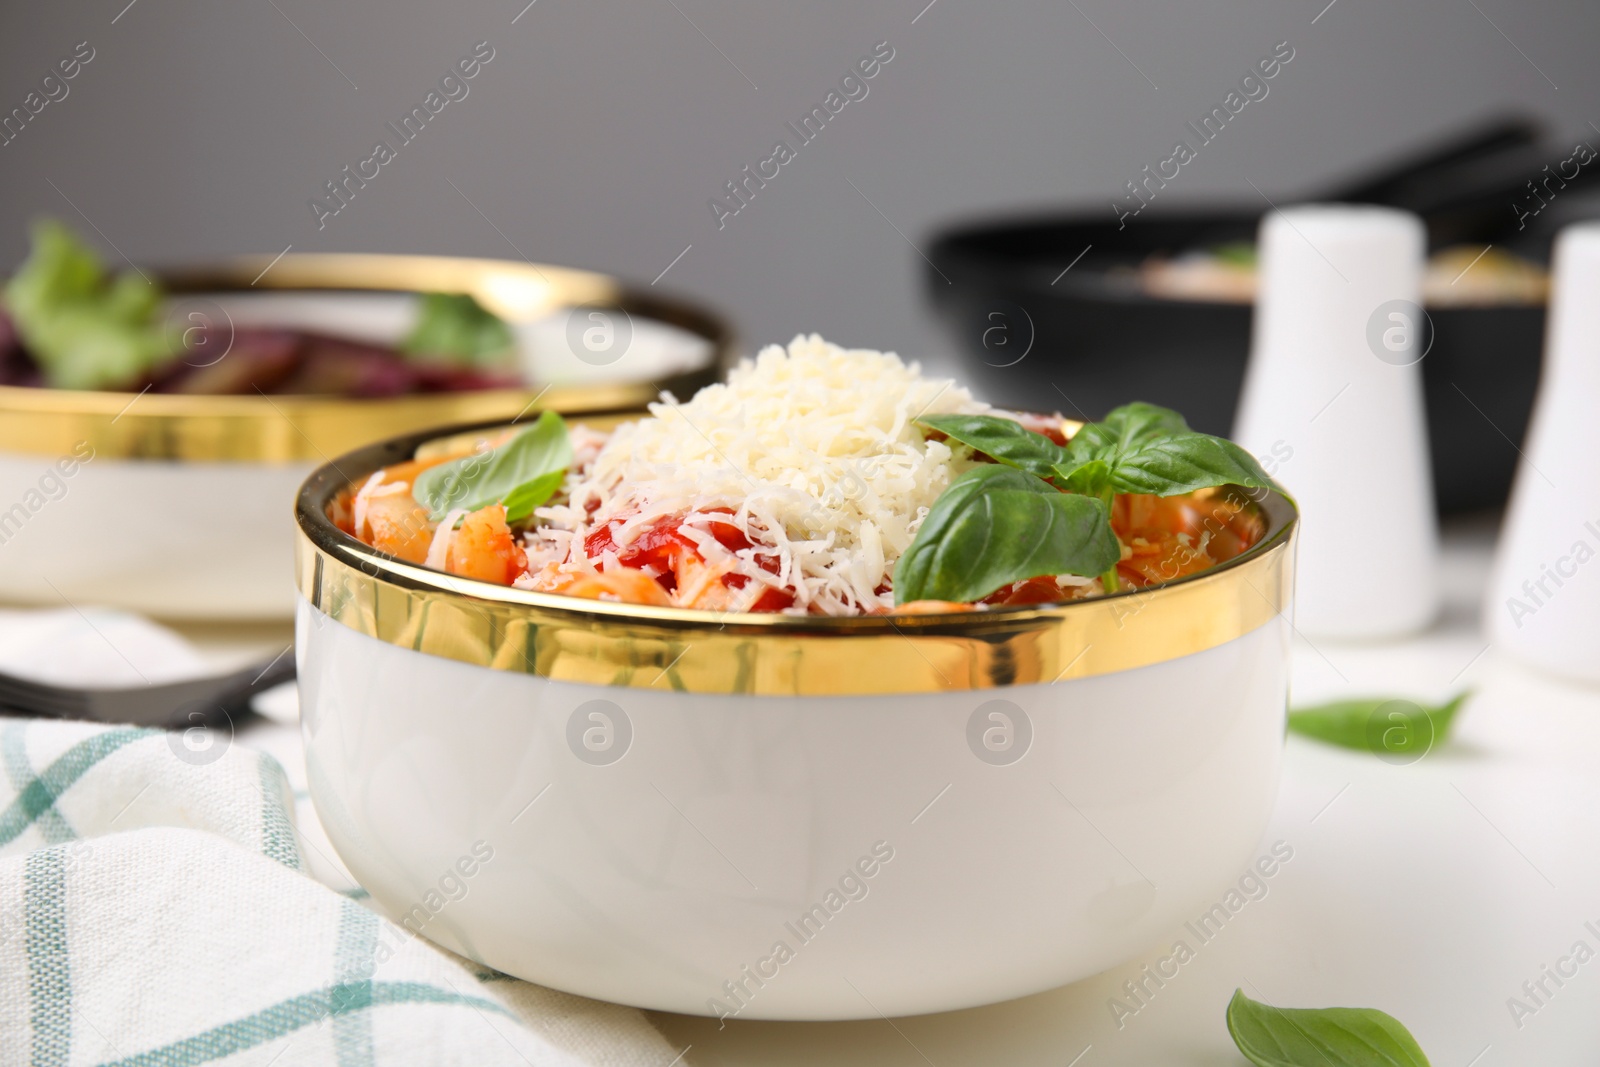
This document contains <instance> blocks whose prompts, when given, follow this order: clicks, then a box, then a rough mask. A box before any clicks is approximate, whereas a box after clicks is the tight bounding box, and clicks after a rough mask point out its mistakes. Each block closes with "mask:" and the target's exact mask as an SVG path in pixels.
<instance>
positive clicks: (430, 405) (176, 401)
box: [0, 254, 733, 464]
mask: <svg viewBox="0 0 1600 1067" xmlns="http://www.w3.org/2000/svg"><path fill="white" fill-rule="evenodd" d="M269 266H270V267H271V269H270V270H267V268H268V267H269ZM263 271H265V272H266V273H265V274H263V273H262V272H263ZM257 279H259V280H257ZM160 280H161V282H162V284H163V285H164V286H165V287H166V288H167V289H168V291H169V292H171V293H174V294H182V293H208V292H240V291H262V290H267V291H272V290H278V291H282V290H302V291H305V290H326V291H330V292H338V291H366V292H372V291H380V292H419V293H420V292H450V293H470V294H472V295H473V296H474V297H475V298H477V299H478V301H479V302H480V303H482V304H483V305H484V306H485V307H487V308H489V309H490V310H491V311H493V312H495V313H496V314H498V315H500V316H501V317H502V318H505V319H507V320H509V321H512V322H527V321H531V320H534V319H537V318H540V317H542V316H544V315H547V314H549V313H551V312H553V311H557V310H559V309H561V308H563V307H571V306H577V305H584V304H595V305H600V306H604V307H616V308H621V309H622V310H624V311H626V312H628V314H629V315H638V316H641V317H645V318H652V319H657V320H660V321H662V322H666V323H668V324H670V325H673V326H677V327H680V328H682V329H685V330H688V331H689V332H691V333H694V334H696V335H698V336H700V337H702V338H704V339H706V340H707V341H709V342H710V343H711V357H710V359H709V360H708V363H707V366H706V367H704V368H697V369H695V370H693V371H691V372H688V373H684V374H678V375H673V376H670V377H663V378H653V379H639V380H631V381H630V380H624V381H619V382H605V383H596V384H589V385H582V384H574V385H552V386H550V387H549V388H548V389H545V390H541V389H540V388H539V387H538V386H537V385H535V386H533V387H530V388H525V389H520V388H519V389H489V390H481V391H476V392H461V393H430V394H424V395H415V396H401V397H384V398H371V399H358V398H346V397H326V396H295V395H271V396H268V395H263V394H255V395H247V396H185V395H179V394H165V393H146V394H144V395H142V396H141V395H138V394H134V393H127V392H96V391H80V390H68V389H47V388H30V387H24V386H0V452H11V453H22V454H27V455H49V456H58V455H67V454H69V453H71V452H72V451H73V450H74V449H75V448H77V447H78V446H79V445H80V443H83V442H87V443H88V444H89V445H90V446H91V447H93V449H94V454H95V456H96V458H114V459H150V460H184V461H198V462H207V461H209V462H224V463H268V464H279V463H303V462H311V461H321V462H327V460H328V457H330V456H337V455H339V454H341V453H344V452H347V451H349V450H350V449H353V448H356V447H358V446H360V445H364V444H368V443H370V442H372V441H377V440H381V439H383V438H386V437H390V436H392V435H394V434H396V433H404V432H408V431H411V430H419V429H423V428H426V427H429V426H441V425H448V424H451V423H458V422H478V421H482V420H489V419H501V420H504V419H510V418H514V417H516V416H518V415H519V414H520V413H524V412H526V411H529V410H546V409H548V410H552V411H557V412H561V413H562V414H574V413H584V412H591V411H610V410H617V409H627V408H631V409H639V408H642V407H644V405H645V404H647V403H649V402H650V401H653V400H655V399H656V398H657V396H658V395H659V394H660V393H661V392H662V390H668V391H670V392H672V393H674V394H675V395H678V396H689V395H692V394H693V393H694V392H695V390H697V389H699V388H700V387H702V386H704V385H708V384H710V383H712V382H714V381H716V380H718V379H719V378H720V376H721V374H722V372H723V369H724V368H725V367H726V366H727V365H728V364H730V363H731V361H732V358H733V335H732V331H731V330H730V329H729V328H728V326H727V325H726V324H725V323H724V322H723V321H722V320H721V319H719V318H718V317H716V316H715V315H713V314H712V313H710V312H708V311H705V310H703V309H701V308H698V307H696V306H694V305H691V304H687V303H683V302H679V301H676V300H670V299H662V298H660V297H657V296H655V295H653V294H648V293H640V292H636V291H633V290H630V289H627V288H625V287H624V286H623V285H621V284H620V283H619V282H618V281H617V280H616V279H614V278H611V277H609V276H607V275H604V274H597V273H594V272H591V271H583V270H574V269H572V268H568V267H556V266H551V265H547V264H534V263H518V262H511V261H507V260H495V259H459V258H449V257H443V256H391V255H325V254H307V255H286V256H284V257H282V258H281V259H279V260H278V261H277V262H276V263H274V262H273V261H272V259H271V257H267V256H259V257H250V258H244V259H237V260H230V261H228V262H225V263H222V264H219V265H215V266H210V267H198V268H193V269H185V270H176V271H167V272H162V273H161V274H160ZM535 402H537V409H534V408H532V407H531V405H533V404H534V403H535Z"/></svg>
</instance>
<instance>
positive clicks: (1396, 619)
mask: <svg viewBox="0 0 1600 1067" xmlns="http://www.w3.org/2000/svg"><path fill="white" fill-rule="evenodd" d="M1424 245H1425V241H1424V233H1423V227H1422V222H1421V220H1420V219H1418V218H1417V217H1416V216H1415V215H1411V214H1409V213H1407V212H1403V211H1395V210H1392V209H1389V208H1379V207H1365V206H1354V205H1345V204H1313V205H1304V206H1298V207H1291V208H1288V209H1285V210H1283V211H1274V212H1273V213H1272V214H1270V215H1268V216H1267V217H1266V218H1265V219H1264V220H1263V222H1262V224H1261V232H1260V238H1259V245H1258V250H1259V257H1260V269H1259V279H1260V282H1259V285H1260V287H1259V291H1258V293H1257V297H1256V311H1255V324H1254V329H1253V332H1252V338H1251V351H1250V364H1249V370H1248V372H1247V373H1246V375H1245V384H1244V394H1243V396H1242V397H1241V399H1240V405H1239V416H1238V419H1237V422H1236V425H1235V427H1234V437H1235V439H1236V440H1238V441H1239V443H1240V444H1242V445H1244V446H1245V447H1246V448H1248V449H1250V450H1251V451H1252V452H1254V453H1255V454H1256V455H1257V456H1259V457H1261V458H1262V460H1263V465H1264V466H1266V467H1267V469H1268V470H1269V471H1270V472H1272V473H1273V474H1274V476H1275V477H1276V478H1277V479H1278V481H1280V482H1281V483H1282V484H1283V485H1284V487H1285V488H1287V489H1288V491H1289V492H1290V493H1291V494H1292V495H1293V496H1294V497H1295V500H1296V502H1297V503H1298V504H1299V506H1300V514H1301V532H1300V544H1299V553H1298V561H1297V565H1296V572H1295V574H1296V577H1295V602H1296V607H1295V620H1296V625H1297V626H1298V628H1299V629H1300V630H1301V631H1302V632H1304V633H1306V634H1308V635H1310V636H1312V637H1317V636H1325V637H1336V638H1349V639H1364V638H1381V637H1392V636H1398V635H1402V634H1407V633H1411V632H1413V631H1416V630H1420V629H1422V628H1423V627H1425V626H1427V625H1428V623H1430V622H1431V621H1432V620H1433V618H1434V616H1435V614H1436V613H1437V611H1438V604H1439V588H1438V570H1437V567H1438V541H1439V537H1438V525H1437V521H1436V519H1435V516H1434V507H1433V483H1432V479H1431V474H1430V468H1429V465H1428V441H1427V433H1426V426H1425V422H1424V412H1423V403H1422V368H1421V365H1420V363H1421V360H1422V358H1423V357H1424V356H1425V355H1426V353H1427V346H1428V344H1430V343H1431V339H1432V330H1431V327H1430V326H1429V324H1428V320H1427V316H1426V315H1425V313H1424V312H1423V310H1422V308H1421V306H1420V305H1421V303H1422V271H1423V253H1424Z"/></svg>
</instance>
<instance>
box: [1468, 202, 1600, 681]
mask: <svg viewBox="0 0 1600 1067" xmlns="http://www.w3.org/2000/svg"><path fill="white" fill-rule="evenodd" d="M1553 266H1554V270H1553V272H1552V281H1551V289H1550V311H1549V318H1548V320H1547V325H1546V327H1545V345H1544V367H1543V370H1542V371H1541V375H1540V379H1539V393H1538V397H1537V399H1536V400H1535V402H1534V409H1533V419H1532V422H1531V423H1530V424H1529V428H1528V437H1527V440H1526V442H1524V445H1523V449H1522V453H1523V454H1522V459H1521V462H1520V464H1519V466H1518V467H1517V477H1516V482H1515V484H1514V486H1513V488H1512V491H1511V504H1510V507H1509V509H1508V511H1507V513H1506V520H1505V524H1504V526H1503V528H1502V530H1501V533H1500V545H1499V548H1498V550H1497V552H1496V556H1495V565H1494V570H1493V572H1492V577H1491V579H1490V585H1489V597H1488V601H1487V603H1486V604H1485V605H1484V623H1485V627H1484V628H1485V630H1487V632H1488V634H1489V639H1490V641H1491V642H1492V643H1493V644H1494V645H1495V646H1496V647H1498V648H1502V649H1504V650H1506V651H1508V652H1510V653H1511V654H1512V655H1514V656H1516V657H1517V658H1519V659H1522V660H1524V661H1525V662H1528V663H1531V664H1533V665H1535V666H1538V667H1541V668H1543V669H1545V670H1548V671H1550V672H1551V673H1552V674H1559V675H1564V676H1567V677H1570V678H1577V679H1580V680H1585V681H1592V682H1600V562H1596V558H1597V556H1600V222H1585V223H1580V224H1578V225H1575V226H1568V227H1567V228H1566V229H1564V230H1562V231H1561V233H1560V235H1559V236H1558V237H1557V239H1556V245H1555V257H1554V264H1553Z"/></svg>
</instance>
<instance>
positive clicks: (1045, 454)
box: [917, 415, 1067, 478]
mask: <svg viewBox="0 0 1600 1067" xmlns="http://www.w3.org/2000/svg"><path fill="white" fill-rule="evenodd" d="M917 421H918V422H920V423H922V425H924V426H927V427H929V428H930V429H934V430H938V431H939V432H940V433H942V434H944V435H945V436H946V437H949V438H952V439H954V440H957V441H960V442H961V443H962V444H964V445H968V446H970V447H971V448H975V449H977V450H978V451H979V452H982V453H983V454H984V455H986V456H988V457H990V458H991V459H994V460H996V461H997V462H1000V463H1005V464H1008V465H1010V466H1012V467H1016V468H1018V469H1020V470H1025V471H1027V472H1028V473H1029V474H1037V475H1038V476H1039V477H1041V478H1048V477H1050V476H1051V475H1053V474H1054V473H1055V468H1056V467H1057V466H1058V465H1059V464H1061V463H1062V462H1064V461H1065V460H1066V456H1067V453H1066V450H1065V449H1064V448H1062V447H1061V446H1060V445H1058V444H1056V443H1055V442H1054V441H1052V440H1050V438H1048V437H1046V436H1045V435H1044V434H1040V433H1034V432H1033V431H1032V430H1030V429H1028V428H1027V427H1026V426H1023V425H1022V424H1021V423H1020V422H1018V421H1016V420H1015V419H1006V418H1001V417H999V416H996V415H930V416H928V417H927V418H924V419H918V420H917Z"/></svg>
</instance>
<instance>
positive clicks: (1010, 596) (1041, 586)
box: [982, 574, 1067, 606]
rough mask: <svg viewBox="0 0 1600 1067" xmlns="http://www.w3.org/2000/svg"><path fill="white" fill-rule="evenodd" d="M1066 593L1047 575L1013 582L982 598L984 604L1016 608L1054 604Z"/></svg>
mask: <svg viewBox="0 0 1600 1067" xmlns="http://www.w3.org/2000/svg"><path fill="white" fill-rule="evenodd" d="M1066 598H1067V594H1066V592H1065V591H1064V590H1063V589H1062V588H1061V587H1060V586H1059V585H1057V584H1056V579H1055V575H1052V574H1047V575H1043V576H1041V577H1038V578H1029V579H1028V580H1027V581H1024V582H1013V583H1012V584H1011V585H1008V586H1006V587H1005V588H1004V589H1000V590H997V591H996V592H993V593H990V594H989V595H988V596H986V597H984V598H983V601H982V602H983V603H985V604H996V605H1006V606H1016V605H1020V604H1054V603H1056V602H1057V601H1060V600H1065V599H1066Z"/></svg>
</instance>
